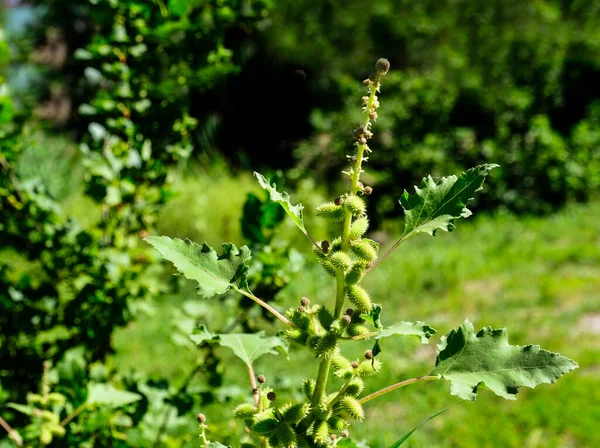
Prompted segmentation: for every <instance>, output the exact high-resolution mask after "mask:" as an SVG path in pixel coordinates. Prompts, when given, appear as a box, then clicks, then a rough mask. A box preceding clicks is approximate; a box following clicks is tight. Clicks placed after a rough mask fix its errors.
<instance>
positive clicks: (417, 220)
mask: <svg viewBox="0 0 600 448" xmlns="http://www.w3.org/2000/svg"><path fill="white" fill-rule="evenodd" d="M497 167H498V165H496V164H487V165H480V166H478V167H475V168H471V169H470V170H468V171H465V172H464V173H462V174H461V175H460V176H458V177H456V176H449V177H442V178H441V179H440V180H439V181H437V182H435V181H434V180H433V179H432V177H431V176H428V177H425V178H423V181H422V182H421V185H420V186H419V187H415V194H414V195H409V194H408V192H407V191H406V190H405V191H404V194H403V195H402V196H401V197H400V204H401V205H402V208H403V209H404V220H405V228H404V234H405V235H406V236H409V235H414V234H416V233H420V232H424V233H429V234H430V235H433V236H435V233H436V231H437V230H438V229H441V230H444V231H447V232H451V231H452V230H454V220H455V219H458V218H467V217H469V216H471V214H472V213H471V210H469V209H468V208H467V207H466V206H467V202H469V200H471V199H473V196H474V195H475V193H476V192H478V191H479V190H481V189H482V185H483V182H484V180H485V178H486V176H487V175H488V173H489V172H490V171H491V170H492V169H494V168H497Z"/></svg>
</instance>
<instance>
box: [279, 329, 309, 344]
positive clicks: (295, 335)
mask: <svg viewBox="0 0 600 448" xmlns="http://www.w3.org/2000/svg"><path fill="white" fill-rule="evenodd" d="M307 337H308V333H306V332H305V331H302V330H299V329H297V328H290V329H288V330H285V331H284V332H283V338H284V339H286V340H287V341H290V342H293V343H295V344H300V345H305V344H306V338H307Z"/></svg>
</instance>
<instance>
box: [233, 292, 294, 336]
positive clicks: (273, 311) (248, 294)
mask: <svg viewBox="0 0 600 448" xmlns="http://www.w3.org/2000/svg"><path fill="white" fill-rule="evenodd" d="M234 289H235V290H236V291H237V292H239V293H240V294H242V295H244V296H246V297H248V298H249V299H251V300H253V301H254V302H256V303H258V304H259V305H260V306H262V307H263V308H264V309H266V310H267V311H269V312H270V313H271V314H273V315H274V316H275V317H276V318H277V319H279V320H280V321H281V322H283V323H284V324H286V325H288V326H290V327H293V326H294V324H293V323H292V322H290V321H289V319H288V318H287V317H285V316H284V315H283V314H281V313H280V312H279V311H277V310H276V309H275V308H273V307H272V306H271V305H269V304H268V303H267V302H265V301H263V300H261V299H259V298H258V297H256V296H255V295H254V294H252V293H251V292H249V291H245V290H243V289H240V288H237V287H235V286H234Z"/></svg>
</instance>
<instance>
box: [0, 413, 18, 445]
mask: <svg viewBox="0 0 600 448" xmlns="http://www.w3.org/2000/svg"><path fill="white" fill-rule="evenodd" d="M0 426H2V427H3V428H4V429H5V430H6V432H7V433H8V437H9V438H10V439H11V440H13V441H14V442H15V443H16V444H17V446H23V439H22V437H21V435H20V434H19V433H18V432H17V431H15V430H14V429H12V427H11V426H10V425H9V424H8V423H6V420H4V419H3V418H2V417H0Z"/></svg>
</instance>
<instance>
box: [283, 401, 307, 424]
mask: <svg viewBox="0 0 600 448" xmlns="http://www.w3.org/2000/svg"><path fill="white" fill-rule="evenodd" d="M309 412H310V403H299V404H295V405H294V406H290V407H289V408H287V409H286V410H285V411H284V412H282V414H283V418H284V420H285V421H286V422H288V423H290V424H292V425H297V424H298V423H300V422H301V421H302V420H304V419H305V418H306V417H307V416H308V413H309Z"/></svg>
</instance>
